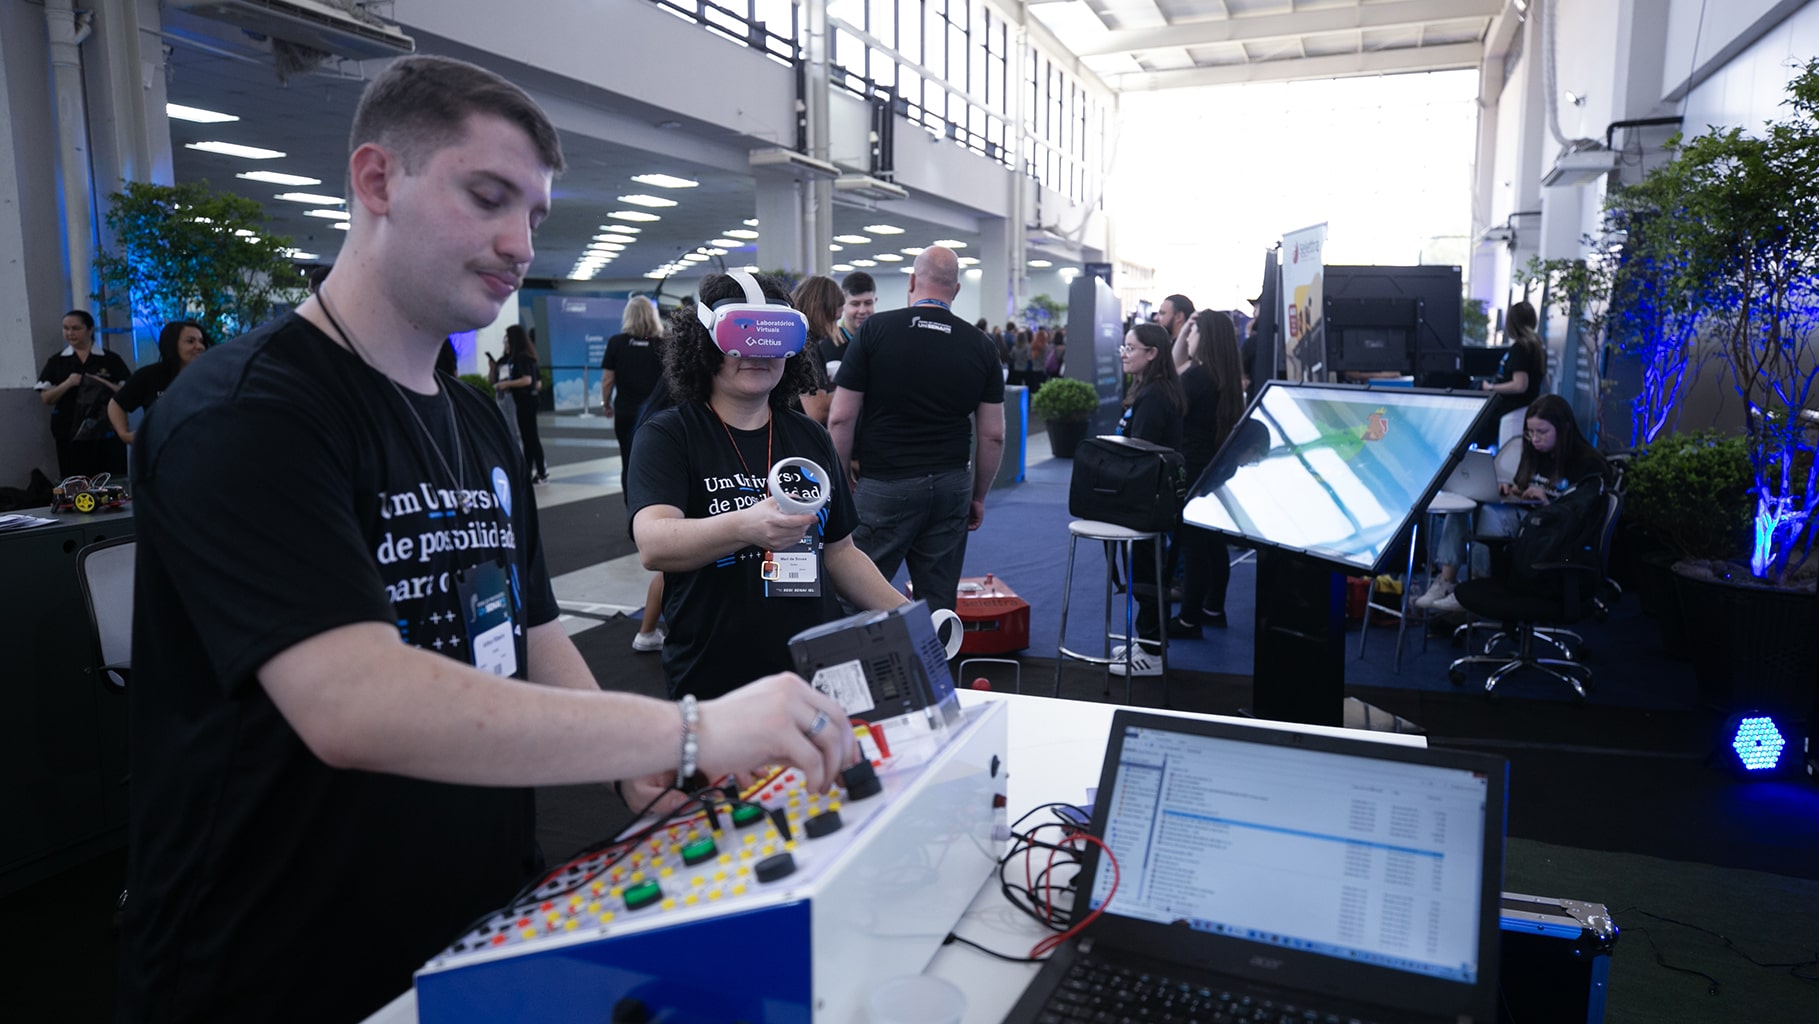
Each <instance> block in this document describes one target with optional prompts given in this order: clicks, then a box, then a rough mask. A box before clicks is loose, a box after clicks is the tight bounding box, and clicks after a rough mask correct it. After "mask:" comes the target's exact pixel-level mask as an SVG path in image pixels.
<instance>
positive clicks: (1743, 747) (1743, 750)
mask: <svg viewBox="0 0 1819 1024" xmlns="http://www.w3.org/2000/svg"><path fill="white" fill-rule="evenodd" d="M1786 746H1787V737H1785V736H1783V735H1782V734H1781V730H1780V729H1779V728H1777V727H1776V725H1775V720H1774V719H1772V718H1770V717H1768V716H1767V715H1750V716H1745V717H1744V718H1742V719H1740V720H1739V721H1738V722H1737V731H1736V732H1734V733H1732V734H1731V749H1732V750H1735V751H1736V752H1737V758H1738V760H1740V761H1742V762H1743V767H1744V768H1745V769H1746V770H1748V771H1752V772H1756V771H1767V770H1770V769H1773V768H1774V767H1775V766H1776V765H1777V764H1778V763H1779V762H1780V761H1781V751H1782V750H1783V748H1785V747H1786Z"/></svg>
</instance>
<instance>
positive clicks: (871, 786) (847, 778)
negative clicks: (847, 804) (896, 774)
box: [840, 758, 884, 800]
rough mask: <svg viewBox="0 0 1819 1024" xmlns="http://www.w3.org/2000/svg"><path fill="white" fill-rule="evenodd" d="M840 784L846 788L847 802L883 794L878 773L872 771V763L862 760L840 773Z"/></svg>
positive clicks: (882, 784)
mask: <svg viewBox="0 0 1819 1024" xmlns="http://www.w3.org/2000/svg"><path fill="white" fill-rule="evenodd" d="M840 784H841V785H843V786H845V787H846V798H847V799H848V800H864V799H865V798H867V797H873V796H877V795H878V794H879V793H882V792H884V783H882V782H880V781H878V773H877V772H876V771H873V770H872V763H871V762H870V761H868V760H866V759H864V758H860V759H859V763H858V764H856V765H853V766H852V767H851V768H848V769H847V770H845V771H843V772H841V773H840Z"/></svg>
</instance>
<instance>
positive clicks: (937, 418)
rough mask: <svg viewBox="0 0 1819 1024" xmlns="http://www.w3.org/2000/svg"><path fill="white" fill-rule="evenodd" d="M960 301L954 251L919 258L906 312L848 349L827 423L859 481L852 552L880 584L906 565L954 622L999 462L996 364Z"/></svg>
mask: <svg viewBox="0 0 1819 1024" xmlns="http://www.w3.org/2000/svg"><path fill="white" fill-rule="evenodd" d="M959 293H960V262H959V258H958V257H957V256H955V255H954V252H953V250H952V249H948V248H946V247H944V246H938V245H937V246H931V247H930V248H927V249H924V250H923V251H922V254H921V255H919V256H917V257H916V265H915V269H914V272H913V273H911V274H910V281H909V300H910V306H909V308H908V309H895V310H891V311H890V312H887V313H876V314H873V315H872V317H871V318H870V319H869V320H867V321H866V324H865V328H864V329H863V330H862V331H860V333H859V340H858V341H856V342H854V343H853V344H852V345H850V346H848V348H847V353H846V359H845V360H844V361H843V362H842V363H841V364H840V374H839V376H837V377H836V378H835V379H834V383H835V385H836V387H835V390H834V402H833V406H832V408H831V410H830V411H829V413H828V421H827V426H828V433H830V434H832V435H833V437H834V448H835V450H836V451H838V452H839V453H840V467H841V470H843V471H847V472H850V471H851V470H850V467H851V464H852V463H853V461H855V460H856V461H857V462H858V464H859V467H860V472H861V473H863V476H862V477H861V478H860V480H859V483H858V485H857V487H856V488H855V490H854V495H853V500H854V502H855V503H856V504H857V506H858V509H859V528H858V530H857V531H856V532H855V534H854V540H855V541H856V542H857V543H858V545H859V547H860V549H861V550H863V551H864V552H865V553H866V554H867V555H869V556H870V557H871V559H872V561H873V562H874V563H876V564H877V566H878V571H879V572H881V573H883V574H884V576H885V578H887V579H888V578H890V577H892V576H894V575H896V572H897V568H898V566H900V565H902V564H903V563H904V562H905V561H908V563H909V574H910V582H911V583H912V584H913V585H914V587H915V592H916V596H917V597H918V598H920V599H922V600H925V601H927V602H928V604H929V607H930V608H946V609H948V610H950V611H951V610H953V607H954V604H955V592H956V589H957V588H958V587H959V584H960V566H961V563H962V562H963V561H964V560H965V558H966V535H967V532H968V531H969V530H977V529H978V528H979V524H980V523H981V522H983V521H984V520H985V495H986V493H987V492H989V491H990V490H991V489H992V480H993V478H994V477H995V476H997V473H998V462H999V460H1000V459H1002V458H1003V456H1004V376H1003V373H1002V372H1001V371H1000V366H1001V364H1000V363H999V362H998V354H997V351H996V350H995V349H994V347H993V346H992V343H991V340H990V339H988V338H987V337H986V336H985V334H984V333H983V332H981V331H980V330H979V329H978V328H976V327H974V326H973V325H972V324H969V323H967V322H966V321H965V320H962V319H960V318H959V317H957V316H955V315H954V314H953V312H952V311H951V310H950V309H949V308H948V307H949V306H950V305H951V304H952V303H953V301H954V296H956V295H958V294H959ZM968 417H972V422H969V420H968ZM975 430H976V431H977V433H978V437H979V445H978V447H979V450H978V453H977V456H976V457H975V458H973V465H972V470H971V471H970V472H969V471H968V470H967V459H968V456H969V455H970V454H972V453H971V440H972V436H973V433H974V431H975ZM855 435H856V436H857V437H859V438H860V439H861V441H860V443H858V444H857V445H855V441H854V438H855Z"/></svg>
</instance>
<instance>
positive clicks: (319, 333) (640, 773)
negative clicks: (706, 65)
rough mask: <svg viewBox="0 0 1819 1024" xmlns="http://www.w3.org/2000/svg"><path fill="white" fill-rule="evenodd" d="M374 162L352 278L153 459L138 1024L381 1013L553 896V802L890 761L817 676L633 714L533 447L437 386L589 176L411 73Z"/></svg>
mask: <svg viewBox="0 0 1819 1024" xmlns="http://www.w3.org/2000/svg"><path fill="white" fill-rule="evenodd" d="M352 145H353V147H354V150H353V153H352V154H351V156H350V159H349V167H348V182H349V187H350V189H351V191H350V193H349V198H350V200H351V202H350V204H349V205H350V207H351V209H352V213H353V219H352V221H351V227H350V230H349V232H348V237H347V240H346V242H345V243H344V245H343V247H342V251H341V254H340V258H339V259H338V260H337V261H336V269H335V271H334V272H333V273H332V274H331V275H330V277H329V278H328V280H327V281H326V282H324V283H323V285H322V287H321V290H320V291H319V292H317V294H316V295H315V296H314V297H312V298H311V299H309V300H307V301H305V302H304V304H303V305H302V306H301V307H299V309H298V311H297V312H296V313H295V314H292V315H289V316H286V317H284V318H282V319H280V320H278V321H275V322H273V323H271V324H268V325H266V326H264V327H262V328H260V329H259V330H257V331H254V332H253V333H252V334H250V335H247V336H245V337H243V338H241V339H239V340H238V341H236V342H235V343H234V344H232V345H229V346H227V347H225V348H224V349H223V350H222V351H220V352H217V353H214V354H213V355H211V356H210V357H209V358H208V359H204V360H201V361H200V362H198V363H197V364H196V365H195V366H192V367H191V368H190V369H188V370H186V371H184V372H183V373H182V374H181V375H179V376H178V378H177V380H176V382H175V383H174V384H173V386H172V387H171V388H170V390H169V391H167V392H166V393H165V394H164V396H163V397H162V398H161V399H160V400H159V404H158V410H157V413H156V414H155V415H153V416H151V417H149V418H148V421H147V423H146V424H145V426H144V429H143V430H142V431H141V435H140V438H139V443H138V445H137V446H136V469H137V471H138V478H139V480H140V488H139V494H138V517H139V520H138V521H139V551H138V581H137V592H136V609H135V610H136V614H135V619H134V630H133V643H134V651H133V656H134V678H133V687H132V689H131V691H130V695H129V696H130V701H131V712H130V715H131V723H132V732H133V745H132V752H131V758H132V761H131V768H132V778H133V791H132V809H131V814H130V820H129V825H128V848H129V857H128V891H129V893H130V896H129V898H128V900H127V902H126V906H125V910H124V920H123V926H122V945H123V949H122V955H121V972H122V978H121V982H122V984H121V990H122V999H123V1008H122V1015H121V1016H122V1019H124V1020H130V1021H175V1020H184V1021H191V1020H210V1021H214V1020H221V1021H261V1022H271V1021H292V1020H295V1021H310V1022H327V1021H353V1020H358V1019H360V1018H362V1017H364V1016H366V1015H368V1014H370V1013H372V1012H373V1011H375V1010H377V1009H378V1008H379V1007H381V1006H382V1005H384V1004H385V1003H386V1002H387V1001H389V1000H390V999H392V998H393V997H395V996H397V995H398V994H399V993H401V992H403V991H404V990H405V989H407V988H408V987H409V985H410V983H411V973H412V971H413V970H414V969H415V968H416V967H418V966H420V965H421V964H422V963H423V962H424V961H425V960H426V959H427V958H429V957H430V956H433V955H434V954H435V953H436V952H438V951H439V950H440V949H441V948H443V947H444V946H446V945H447V944H448V943H450V942H452V941H453V940H454V939H456V938H458V933H459V931H460V930H461V928H462V926H463V924H464V923H465V922H467V921H469V920H471V919H472V918H474V917H475V916H477V915H479V914H482V913H485V912H486V911H488V910H491V909H493V908H495V907H497V906H499V905H501V904H502V903H503V902H504V901H505V900H506V899H507V898H509V897H510V896H511V894H512V893H513V892H514V891H516V889H517V888H518V887H519V886H520V885H521V884H522V883H523V882H524V881H525V880H526V879H527V877H528V875H529V873H530V872H531V871H533V870H534V868H535V866H536V860H537V854H536V848H535V843H534V832H533V820H532V818H533V813H534V807H533V803H532V794H531V790H530V788H529V787H531V786H535V785H545V784H561V783H579V782H597V781H605V780H610V779H627V780H629V781H628V783H627V786H626V789H627V790H628V795H629V796H630V797H631V799H633V800H635V801H636V802H637V803H638V804H640V805H641V804H642V803H643V802H644V800H645V799H647V798H649V797H652V796H655V795H657V794H658V793H660V792H661V791H662V787H663V785H664V784H665V783H664V780H668V781H674V780H675V779H677V778H678V777H679V776H688V775H692V774H693V773H694V771H695V770H696V769H697V768H699V769H701V770H702V771H705V772H708V773H709V774H718V773H722V772H726V771H731V770H743V769H750V768H753V767H755V766H757V765H760V764H763V763H767V762H775V761H783V762H787V763H791V764H797V765H800V766H802V767H803V769H804V770H805V772H806V773H807V774H808V776H809V778H810V782H811V785H815V786H823V785H825V784H826V783H827V782H828V781H829V780H830V779H831V778H832V777H833V776H834V775H835V774H836V773H837V771H838V769H839V768H840V767H841V766H843V765H845V764H849V763H851V762H852V761H853V760H855V758H856V756H857V751H856V750H855V749H854V744H853V741H852V736H851V734H850V732H849V731H848V730H845V729H838V728H835V729H828V728H816V726H817V725H825V723H826V722H827V721H828V720H829V719H832V720H836V721H837V720H839V716H841V715H842V709H841V708H840V707H839V705H838V704H835V703H834V702H832V701H830V700H827V699H826V698H823V697H822V696H821V695H820V694H817V693H815V692H814V690H813V689H811V688H810V687H809V686H808V685H807V684H806V683H804V682H803V681H802V680H800V679H798V678H794V677H789V676H781V675H780V676H774V677H771V678H769V679H766V680H763V681H760V682H758V683H755V684H752V685H751V686H748V687H746V688H745V689H742V690H739V691H737V692H735V693H733V694H732V695H730V696H728V697H726V698H723V699H722V700H718V701H712V702H706V703H703V704H701V705H700V706H699V707H698V708H696V707H694V706H692V705H691V704H688V703H686V702H685V703H684V704H683V705H681V706H678V705H673V704H669V703H668V702H664V701H657V700H651V699H648V698H642V697H636V696H632V695H629V694H616V693H603V692H601V691H600V689H599V687H598V686H597V684H596V683H595V681H594V679H593V676H592V675H591V673H590V672H589V671H588V668H587V665H586V664H585V663H584V662H583V661H582V659H581V657H580V655H579V653H578V652H577V651H576V649H575V646H574V644H573V643H572V642H570V641H569V639H568V638H567V636H566V635H564V632H563V629H562V626H561V625H560V624H559V623H558V622H557V621H556V617H557V608H556V602H555V598H554V595H553V593H552V591H551V588H550V581H549V573H548V572H547V570H546V569H545V567H544V562H543V550H542V544H541V538H540V535H539V532H538V522H537V514H536V507H535V501H534V499H533V498H532V494H531V488H530V487H529V486H528V483H529V480H528V474H527V472H526V467H525V464H524V461H523V458H522V456H521V455H520V453H519V452H518V451H517V450H516V448H515V447H514V446H513V445H512V443H511V440H510V438H509V435H508V434H507V432H506V427H505V423H504V420H503V419H502V417H501V416H500V415H499V413H498V410H497V409H496V407H495V406H493V405H492V404H491V403H489V402H488V401H487V400H486V399H485V398H484V397H482V396H480V395H478V394H476V393H474V392H473V391H472V390H471V389H468V388H462V387H445V386H444V382H443V380H439V379H438V378H437V376H436V375H435V372H434V367H435V361H436V351H437V349H438V347H439V346H440V345H441V344H442V341H443V339H444V338H445V337H446V336H447V335H449V334H452V333H456V332H461V331H468V330H473V329H475V328H477V327H479V326H482V325H485V324H488V323H491V322H493V320H494V319H495V318H496V317H497V315H498V312H499V309H500V307H501V305H502V304H503V303H504V302H505V300H506V299H507V298H508V297H510V295H511V294H512V292H513V291H514V290H516V288H517V287H518V285H519V283H520V281H521V280H522V276H523V274H524V272H525V269H526V268H527V267H528V265H529V264H530V261H531V256H532V248H531V232H532V230H533V229H534V228H535V227H536V226H537V224H538V222H540V221H541V220H542V219H543V216H544V214H545V213H546V212H547V210H548V207H549V195H550V183H551V179H552V177H553V174H554V172H555V171H557V170H559V169H560V168H561V165H562V155H561V150H560V147H559V144H558V142H557V140H556V135H555V131H554V129H553V128H552V127H551V126H550V124H549V122H548V120H547V119H546V118H545V117H544V116H543V114H542V112H541V111H540V110H538V109H537V107H536V106H535V104H534V103H533V102H532V101H531V100H530V99H529V97H527V96H525V95H524V94H523V93H522V92H521V91H519V90H518V89H516V88H515V87H513V86H511V85H510V84H508V83H506V82H504V81H503V80H501V79H499V78H498V77H497V76H494V75H492V74H491V73H489V72H486V71H483V70H481V69H479V68H476V67H473V66H471V65H467V64H462V63H460V62H458V61H451V60H446V59H443V58H434V57H410V58H405V59H403V60H400V61H397V62H394V63H393V64H392V65H390V66H389V67H388V68H387V69H386V70H385V71H384V72H383V73H382V74H380V75H379V77H377V78H376V79H374V81H373V82H372V83H371V84H370V85H369V86H368V88H367V92H366V94H365V96H364V97H363V98H362V100H361V106H360V110H359V112H358V113H357V114H356V117H355V123H354V130H353V135H352ZM532 684H542V685H532ZM820 716H825V717H820Z"/></svg>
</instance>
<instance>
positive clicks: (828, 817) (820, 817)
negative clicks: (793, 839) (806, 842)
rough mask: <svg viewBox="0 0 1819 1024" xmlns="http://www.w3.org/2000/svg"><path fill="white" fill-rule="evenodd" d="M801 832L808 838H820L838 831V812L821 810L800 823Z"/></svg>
mask: <svg viewBox="0 0 1819 1024" xmlns="http://www.w3.org/2000/svg"><path fill="white" fill-rule="evenodd" d="M802 831H803V834H805V835H807V836H808V837H809V838H810V839H820V838H821V837H822V836H831V835H833V834H834V833H835V832H838V831H840V812H839V811H823V812H821V813H820V814H817V815H815V816H814V817H812V818H810V819H808V820H807V821H805V822H803V823H802Z"/></svg>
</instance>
